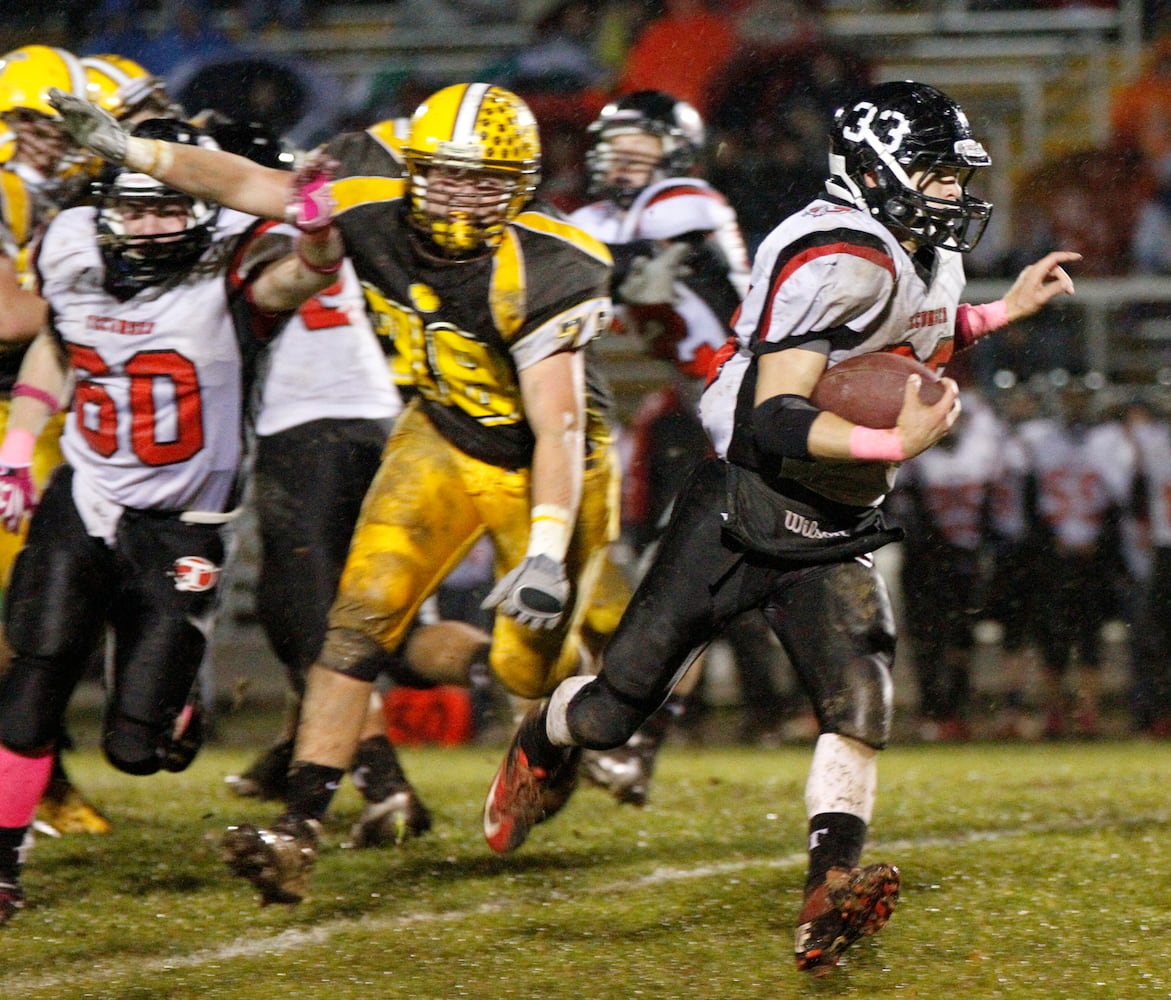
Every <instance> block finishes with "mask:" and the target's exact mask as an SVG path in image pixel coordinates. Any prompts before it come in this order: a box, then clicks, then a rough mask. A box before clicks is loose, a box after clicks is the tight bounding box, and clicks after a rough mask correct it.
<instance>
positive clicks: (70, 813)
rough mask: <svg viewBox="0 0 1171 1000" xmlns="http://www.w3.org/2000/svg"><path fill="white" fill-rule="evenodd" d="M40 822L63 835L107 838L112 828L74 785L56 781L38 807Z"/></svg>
mask: <svg viewBox="0 0 1171 1000" xmlns="http://www.w3.org/2000/svg"><path fill="white" fill-rule="evenodd" d="M37 820H38V822H40V823H43V824H45V825H46V826H47V827H51V828H52V829H53V830H56V831H57V833H58V834H63V833H93V834H106V833H109V832H110V830H111V829H113V827H112V826H111V825H110V821H109V820H108V819H106V817H105V816H103V815H102V814H101V813H100V812H99V811H98V809H97V807H96V806H94V805H93V804H91V803H89V802H86V800H85V799H84V798H82V795H81V792H79V791H78V790H77V789H76V788H75V787H74V786H73V785H72V784H69V783H68V782H60V783H59V782H57V781H54V782H53V783H52V784H50V785H49V788H48V790H47V791H46V792H45V796H44V798H42V799H41V803H40V805H39V806H38V807H37Z"/></svg>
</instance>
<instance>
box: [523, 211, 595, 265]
mask: <svg viewBox="0 0 1171 1000" xmlns="http://www.w3.org/2000/svg"><path fill="white" fill-rule="evenodd" d="M512 224H513V225H514V226H520V227H521V228H523V229H528V230H530V231H531V232H534V233H543V234H544V235H545V236H553V237H555V238H557V239H559V240H562V241H563V242H565V243H569V244H571V245H573V246H575V247H577V248H578V249H579V250H581V251H583V252H584V253H587V254H589V255H590V256H591V257H593V258H594V259H595V260H600V261H601V262H602V263H603V264H613V263H614V259H613V258H612V257H611V256H610V250H609V248H608V247H607V246H606V244H605V243H603V242H602V241H601V240H596V239H594V237H592V236H591V235H590V234H589V233H587V232H585V230H582V229H578V227H577V226H575V225H574V224H573V223H572V222H565V221H563V220H561V219H555V218H553V217H552V216H551V215H545V214H544V213H543V212H521V214H520V215H518V216H517V217H516V218H515V219H514V220H513V223H512Z"/></svg>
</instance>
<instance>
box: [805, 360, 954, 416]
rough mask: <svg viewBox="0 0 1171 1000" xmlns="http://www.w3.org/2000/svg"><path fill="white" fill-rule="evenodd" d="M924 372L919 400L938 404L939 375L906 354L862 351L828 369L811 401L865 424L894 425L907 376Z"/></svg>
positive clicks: (817, 405) (820, 407)
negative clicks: (863, 352)
mask: <svg viewBox="0 0 1171 1000" xmlns="http://www.w3.org/2000/svg"><path fill="white" fill-rule="evenodd" d="M909 375H921V376H922V377H923V384H922V385H921V386H920V388H919V399H921V400H922V401H923V402H924V403H927V404H931V403H937V402H938V401H939V398H940V397H941V396H942V395H943V386H942V385H941V384H940V381H939V375H938V374H936V373H935V372H933V371H932V370H931V369H930V368H928V367H927V366H926V365H925V364H923V363H922V362H919V361H916V360H915V359H914V358H909V357H907V356H906V355H905V354H892V353H890V352H886V351H884V352H879V353H875V354H860V355H858V356H857V357H853V358H847V359H846V360H845V361H840V362H838V363H837V364H836V365H834V366H833V367H832V368H827V369H826V371H825V374H823V375H822V376H821V378H820V380H818V383H817V385H816V386H815V387H814V389H813V394H812V395H811V396H810V397H809V401H810V402H811V403H812V404H813V405H814V406H816V407H817V408H818V409H819V410H829V411H830V412H831V413H836V414H837V415H838V416H839V417H845V418H846V419H847V420H848V421H850V423H852V424H861V425H862V426H863V427H883V428H885V427H894V426H895V424H897V423H898V420H899V411H900V410H901V409H902V408H903V394H904V392H905V391H906V385H907V376H909Z"/></svg>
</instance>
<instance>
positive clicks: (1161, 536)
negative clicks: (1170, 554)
mask: <svg viewBox="0 0 1171 1000" xmlns="http://www.w3.org/2000/svg"><path fill="white" fill-rule="evenodd" d="M1132 433H1133V434H1134V444H1135V449H1136V451H1137V453H1138V469H1139V473H1140V474H1141V475H1142V477H1143V479H1144V480H1145V493H1146V513H1147V515H1148V519H1149V521H1150V536H1151V544H1152V545H1154V546H1156V547H1157V548H1161V549H1167V548H1171V424H1168V423H1167V421H1165V420H1149V421H1143V422H1140V423H1136V424H1134V425H1133V427H1132Z"/></svg>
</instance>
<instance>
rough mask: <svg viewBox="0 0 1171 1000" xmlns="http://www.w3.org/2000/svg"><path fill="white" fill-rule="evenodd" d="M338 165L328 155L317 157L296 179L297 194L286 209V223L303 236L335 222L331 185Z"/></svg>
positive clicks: (303, 166) (309, 162)
mask: <svg viewBox="0 0 1171 1000" xmlns="http://www.w3.org/2000/svg"><path fill="white" fill-rule="evenodd" d="M338 166H339V164H338V161H337V160H335V159H333V158H332V157H329V156H326V155H325V154H324V153H314V154H313V155H312V156H310V157H309V158H308V159H307V160H306V161H305V162H304V163H303V164H302V165H301V168H300V169H299V170H298V171H297V172H296V173H295V174H294V175H293V190H292V193H291V195H290V196H289V203H288V205H287V206H286V207H285V221H286V222H289V223H292V224H293V225H294V226H296V227H297V228H298V229H300V230H301V232H303V233H319V232H321V230H323V229H326V228H328V227H329V226H330V225H331V224H332V222H333V210H334V207H335V204H336V203H335V202H334V200H333V191H332V190H331V188H330V182H331V181H332V180H333V178H334V174H336V173H337V169H338Z"/></svg>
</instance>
